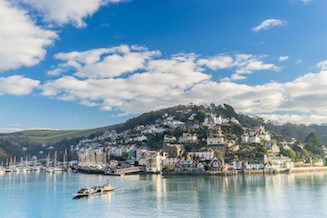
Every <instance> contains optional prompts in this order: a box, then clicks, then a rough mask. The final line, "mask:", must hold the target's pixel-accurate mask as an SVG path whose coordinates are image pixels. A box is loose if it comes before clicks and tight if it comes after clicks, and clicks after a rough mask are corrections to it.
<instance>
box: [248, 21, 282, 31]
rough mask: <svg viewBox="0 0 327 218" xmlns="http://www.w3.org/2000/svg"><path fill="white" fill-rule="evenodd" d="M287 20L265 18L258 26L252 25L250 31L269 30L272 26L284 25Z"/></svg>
mask: <svg viewBox="0 0 327 218" xmlns="http://www.w3.org/2000/svg"><path fill="white" fill-rule="evenodd" d="M286 24H287V22H286V21H283V20H278V19H267V20H264V21H262V22H261V24H260V25H259V26H256V27H253V28H252V31H253V32H259V31H261V30H269V29H270V28H272V27H274V26H284V25H286Z"/></svg>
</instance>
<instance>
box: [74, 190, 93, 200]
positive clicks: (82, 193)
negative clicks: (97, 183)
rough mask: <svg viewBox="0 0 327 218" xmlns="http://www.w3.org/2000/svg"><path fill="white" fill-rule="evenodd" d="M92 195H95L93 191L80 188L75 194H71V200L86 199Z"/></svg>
mask: <svg viewBox="0 0 327 218" xmlns="http://www.w3.org/2000/svg"><path fill="white" fill-rule="evenodd" d="M94 193H95V191H94V189H92V188H81V189H79V190H78V191H77V193H76V194H73V196H74V197H73V199H76V198H83V197H88V196H90V195H92V194H94Z"/></svg>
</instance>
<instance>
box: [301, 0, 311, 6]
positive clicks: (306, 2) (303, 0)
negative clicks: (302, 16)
mask: <svg viewBox="0 0 327 218" xmlns="http://www.w3.org/2000/svg"><path fill="white" fill-rule="evenodd" d="M301 1H302V2H303V3H304V4H305V5H306V4H310V3H311V2H312V0H301Z"/></svg>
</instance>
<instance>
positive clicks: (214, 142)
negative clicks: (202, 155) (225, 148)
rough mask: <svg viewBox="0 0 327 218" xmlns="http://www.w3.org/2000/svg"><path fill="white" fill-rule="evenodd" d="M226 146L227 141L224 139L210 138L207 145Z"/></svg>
mask: <svg viewBox="0 0 327 218" xmlns="http://www.w3.org/2000/svg"><path fill="white" fill-rule="evenodd" d="M221 144H225V139H224V138H223V137H208V138H207V145H221Z"/></svg>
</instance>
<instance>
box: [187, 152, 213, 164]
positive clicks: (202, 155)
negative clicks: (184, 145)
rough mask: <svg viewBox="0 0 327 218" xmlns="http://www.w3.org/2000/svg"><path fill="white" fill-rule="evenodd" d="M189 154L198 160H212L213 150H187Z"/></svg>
mask: <svg viewBox="0 0 327 218" xmlns="http://www.w3.org/2000/svg"><path fill="white" fill-rule="evenodd" d="M188 154H189V155H192V156H193V157H197V158H199V159H200V160H202V161H203V160H212V159H213V156H214V152H213V150H208V151H196V152H189V153H188Z"/></svg>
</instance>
